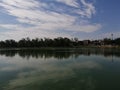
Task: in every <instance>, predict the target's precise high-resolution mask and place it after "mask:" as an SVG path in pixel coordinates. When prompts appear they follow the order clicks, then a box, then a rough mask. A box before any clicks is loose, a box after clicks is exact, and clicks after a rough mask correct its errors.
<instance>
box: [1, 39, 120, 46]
mask: <svg viewBox="0 0 120 90" xmlns="http://www.w3.org/2000/svg"><path fill="white" fill-rule="evenodd" d="M85 45H86V46H89V45H94V46H97V45H118V46H120V38H116V39H114V40H112V39H109V38H105V39H103V40H78V38H72V39H69V38H67V37H64V38H63V37H58V38H54V39H50V38H35V39H30V38H28V37H27V38H23V39H21V40H19V41H15V40H13V39H10V40H5V41H0V48H22V47H23V48H30V47H37V48H39V47H79V46H85Z"/></svg>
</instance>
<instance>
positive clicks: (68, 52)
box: [0, 48, 120, 90]
mask: <svg viewBox="0 0 120 90" xmlns="http://www.w3.org/2000/svg"><path fill="white" fill-rule="evenodd" d="M119 52H120V51H119V50H118V49H100V48H97V49H95V48H81V49H39V50H38V49H36V50H35V49H29V50H26V49H24V50H1V51H0V90H107V89H108V90H114V89H115V88H117V89H120V87H119V81H120V70H119V69H120V61H119V59H120V58H119V57H120V53H119ZM106 57H108V58H106ZM113 57H115V58H114V59H115V61H114V63H111V59H112V58H113ZM116 57H117V58H116ZM45 59H46V60H45ZM62 59H64V60H62Z"/></svg>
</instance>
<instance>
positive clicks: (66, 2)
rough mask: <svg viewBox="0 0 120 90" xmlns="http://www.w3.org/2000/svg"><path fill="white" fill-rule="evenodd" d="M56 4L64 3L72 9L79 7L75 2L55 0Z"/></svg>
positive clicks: (74, 0)
mask: <svg viewBox="0 0 120 90" xmlns="http://www.w3.org/2000/svg"><path fill="white" fill-rule="evenodd" d="M57 1H58V2H62V3H65V4H66V5H69V6H72V7H79V4H78V3H77V2H76V1H77V0H57Z"/></svg>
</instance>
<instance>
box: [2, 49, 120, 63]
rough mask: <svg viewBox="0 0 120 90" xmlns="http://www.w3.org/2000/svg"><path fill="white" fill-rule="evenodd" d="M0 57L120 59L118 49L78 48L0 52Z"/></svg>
mask: <svg viewBox="0 0 120 90" xmlns="http://www.w3.org/2000/svg"><path fill="white" fill-rule="evenodd" d="M0 55H1V56H2V55H4V56H6V57H14V56H15V55H19V56H20V57H22V58H28V59H29V58H30V57H32V58H50V57H54V58H57V59H67V58H70V57H71V56H74V57H75V58H77V57H78V56H80V55H85V56H90V55H102V56H104V57H111V58H112V61H113V57H120V51H119V49H112V48H109V49H103V48H79V49H75V48H74V49H21V50H20V49H19V50H15V49H14V50H0Z"/></svg>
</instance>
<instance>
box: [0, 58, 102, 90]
mask: <svg viewBox="0 0 120 90" xmlns="http://www.w3.org/2000/svg"><path fill="white" fill-rule="evenodd" d="M5 59H6V61H5V62H7V63H9V64H10V63H11V64H12V65H10V66H9V65H8V66H7V67H3V68H2V69H1V71H10V72H14V71H22V72H19V73H18V75H17V78H16V79H14V80H11V81H9V84H8V86H7V87H6V88H5V90H7V89H8V88H9V89H8V90H13V89H17V88H19V87H21V88H22V87H26V86H28V87H29V85H35V84H38V85H42V84H44V83H46V82H47V81H49V80H50V81H52V83H54V82H58V81H60V80H65V79H70V78H72V77H79V76H78V75H77V73H76V72H75V71H74V70H78V71H79V73H83V72H84V69H85V71H89V70H90V69H94V68H96V69H98V68H100V65H99V64H98V63H96V62H94V61H88V60H84V61H75V62H74V61H72V60H65V61H59V60H51V59H47V60H46V61H45V60H42V58H41V59H36V60H35V59H33V58H30V60H29V61H27V60H22V58H20V57H18V56H16V57H14V58H11V60H8V59H9V58H5ZM25 69H30V70H29V71H24V70H25ZM80 70H82V72H81V71H80ZM89 80H90V79H85V78H84V79H83V80H81V81H80V82H81V83H87V84H88V81H89ZM89 82H90V81H89Z"/></svg>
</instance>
